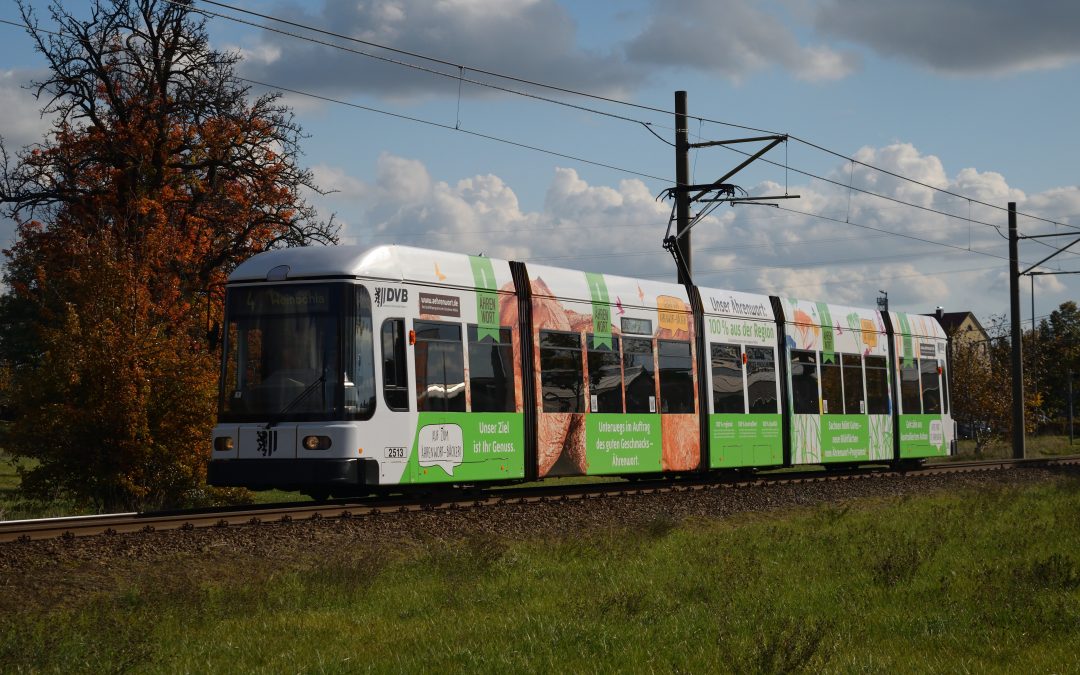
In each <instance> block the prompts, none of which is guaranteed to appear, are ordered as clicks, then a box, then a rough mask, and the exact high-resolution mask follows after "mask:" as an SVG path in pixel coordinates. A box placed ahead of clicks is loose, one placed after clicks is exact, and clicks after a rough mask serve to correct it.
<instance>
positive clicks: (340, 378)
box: [220, 283, 375, 422]
mask: <svg viewBox="0 0 1080 675" xmlns="http://www.w3.org/2000/svg"><path fill="white" fill-rule="evenodd" d="M226 325H227V333H226V335H225V353H224V359H225V363H224V371H223V373H222V387H221V404H220V413H221V419H222V421H233V422H243V421H286V420H296V421H301V420H327V419H356V418H367V417H370V414H371V412H372V411H373V409H374V405H375V401H374V389H375V387H374V363H373V353H372V336H371V305H370V301H369V300H368V295H367V291H366V290H365V289H364V288H363V287H361V286H352V285H347V284H340V283H339V284H293V285H275V286H250V287H235V288H230V289H229V291H228V295H227V299H226ZM342 346H343V347H344V352H345V353H344V354H342V351H343V349H342Z"/></svg>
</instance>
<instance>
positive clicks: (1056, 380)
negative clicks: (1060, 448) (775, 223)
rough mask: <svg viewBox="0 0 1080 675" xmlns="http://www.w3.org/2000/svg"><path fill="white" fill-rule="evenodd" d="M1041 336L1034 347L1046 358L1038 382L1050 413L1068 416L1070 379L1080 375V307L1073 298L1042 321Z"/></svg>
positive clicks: (1061, 416) (1034, 343)
mask: <svg viewBox="0 0 1080 675" xmlns="http://www.w3.org/2000/svg"><path fill="white" fill-rule="evenodd" d="M1037 336H1038V337H1037V339H1035V340H1034V341H1033V345H1032V348H1033V349H1034V350H1035V351H1036V352H1037V353H1038V354H1040V355H1041V356H1042V357H1043V359H1042V363H1043V366H1042V368H1040V370H1039V378H1038V384H1039V389H1040V391H1042V392H1044V395H1045V397H1046V412H1047V414H1048V415H1050V416H1055V417H1058V418H1059V419H1060V418H1065V417H1067V416H1068V411H1069V379H1070V377H1071V378H1073V379H1075V378H1076V376H1077V375H1080V307H1077V304H1076V303H1075V302H1074V301H1072V300H1068V301H1066V302H1063V303H1061V304H1060V305H1059V306H1058V308H1057V309H1055V310H1054V311H1053V312H1051V313H1050V316H1049V318H1048V319H1044V320H1043V321H1042V322H1041V323H1040V324H1039V330H1038V331H1037ZM1076 393H1080V392H1074V394H1076Z"/></svg>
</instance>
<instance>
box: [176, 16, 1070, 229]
mask: <svg viewBox="0 0 1080 675" xmlns="http://www.w3.org/2000/svg"><path fill="white" fill-rule="evenodd" d="M166 2H170V3H172V4H177V5H182V6H184V7H187V8H189V9H192V10H194V11H197V12H202V13H205V14H210V15H216V16H220V17H222V18H226V19H230V20H234V21H239V22H242V23H249V24H251V23H252V22H246V21H245V20H243V19H239V18H237V17H230V16H228V15H223V14H219V13H216V12H210V11H209V10H204V9H200V8H194V7H192V6H191V5H190V4H189V2H188V1H185V0H166ZM202 2H203V3H204V4H209V5H213V6H216V7H222V8H225V9H228V10H230V11H235V12H240V13H242V14H248V15H250V16H256V17H259V18H261V19H265V20H268V21H274V22H277V23H281V24H284V25H288V26H292V27H295V28H301V29H304V30H307V31H311V32H314V33H319V34H323V35H326V36H329V37H334V38H337V39H341V40H347V41H351V42H355V43H357V44H363V45H365V46H369V47H375V48H378V49H383V50H386V51H389V52H392V53H397V54H401V55H404V56H410V57H413V58H417V59H422V60H425V61H429V62H431V63H437V64H440V65H444V66H452V67H454V68H467V69H468V70H471V71H472V72H476V73H480V74H483V75H487V76H489V77H495V78H499V79H504V80H508V81H511V82H517V83H519V84H527V85H529V86H534V87H539V88H543V89H548V90H550V91H558V92H560V93H564V94H570V95H574V96H581V97H585V98H590V99H593V100H598V101H604V102H606V103H612V104H616V105H623V106H628V107H632V108H636V109H639V110H646V111H649V112H654V113H661V114H665V115H674V112H673V111H671V110H668V109H664V108H658V107H655V106H648V105H644V104H640V103H634V102H632V101H624V100H621V99H616V98H614V97H610V96H603V95H600V94H594V93H591V92H585V91H581V90H576V89H572V88H569V87H562V86H558V85H553V84H550V83H545V82H540V81H537V80H530V79H527V78H522V77H516V76H513V75H508V74H505V73H499V72H497V71H493V70H487V69H483V68H477V67H474V66H467V65H465V64H461V63H457V62H454V61H449V60H446V59H439V58H436V57H432V56H429V55H426V54H422V53H419V52H415V51H410V50H405V49H399V48H396V47H390V46H388V45H383V44H380V43H377V42H373V41H370V40H363V39H361V38H356V37H353V36H349V35H344V34H341V33H336V32H334V31H329V30H326V29H323V28H318V27H315V26H310V25H307V24H303V23H299V22H296V21H291V20H289V19H283V18H281V17H276V16H273V15H270V14H264V13H261V12H256V11H254V10H250V9H246V8H243V7H239V6H236V5H232V4H228V3H224V2H219V1H218V0H202ZM254 25H256V26H258V27H261V28H266V29H267V30H273V31H276V32H280V31H279V29H274V28H272V27H265V26H261V25H259V24H254ZM295 37H298V38H300V39H305V40H314V38H310V37H306V36H299V35H295ZM327 44H328V46H332V47H335V48H338V49H346V50H347V49H348V48H346V47H344V46H343V45H335V44H333V43H327ZM363 55H364V56H372V57H373V58H380V59H386V57H379V56H377V55H370V54H368V53H363ZM400 64H401V65H405V66H407V67H416V68H423V67H422V66H418V65H417V64H409V63H407V62H400ZM432 72H435V73H437V74H440V75H443V76H446V77H454V75H453V74H449V73H443V72H441V71H434V70H432ZM475 84H478V85H480V86H491V87H493V88H499V87H498V85H493V84H491V83H484V82H480V81H477V82H475ZM503 90H504V91H507V92H508V93H514V94H518V95H522V96H530V97H532V98H537V99H540V100H545V101H548V102H550V103H555V104H558V105H568V106H571V107H575V106H574V104H570V103H567V102H565V101H557V100H554V99H549V98H546V97H541V96H538V95H535V94H531V93H529V92H521V91H517V90H510V89H508V88H503ZM577 108H578V109H580V110H584V111H587V112H594V113H597V114H601V115H607V116H610V117H615V118H623V119H626V120H627V121H634V122H637V123H639V124H643V125H645V127H646V128H647V129H648V128H649V123H646V122H642V121H641V120H633V119H632V118H625V117H623V116H620V115H616V114H614V113H609V112H606V111H599V110H595V109H590V108H585V107H584V106H577ZM688 117H689V118H691V119H698V120H700V121H706V122H710V123H712V124H718V125H722V126H726V127H730V128H735V129H743V130H746V131H754V132H758V133H763V134H771V135H780V134H778V133H777V132H775V131H770V130H767V129H760V128H757V127H751V126H748V125H743V124H736V123H733V122H728V121H724V120H717V119H712V118H709V117H704V116H700V115H688ZM650 131H652V130H651V129H650ZM653 134H654V135H656V134H655V132H653ZM784 135H787V136H788V137H789V138H790V139H792V140H794V141H796V142H798V143H802V144H803V145H806V146H807V147H810V148H813V149H815V150H818V151H820V152H824V153H826V154H829V155H832V156H834V157H837V158H840V159H843V160H845V161H850V162H853V163H855V164H858V165H860V166H863V167H866V168H868V169H871V170H873V171H878V172H881V173H883V174H886V175H889V176H892V177H894V178H897V179H899V180H903V181H907V182H910V183H912V184H915V185H919V186H921V187H924V188H927V189H929V190H933V191H937V192H941V193H942V194H947V195H950V196H953V197H956V198H959V199H967V200H970V201H972V202H974V203H976V204H979V205H981V206H985V207H987V208H991V209H996V210H999V211H1006V210H1007V209H1006V208H1005V207H1002V206H1000V205H998V204H991V203H989V202H984V201H981V200H978V199H974V198H972V197H970V196H968V195H962V194H959V193H957V192H953V191H951V190H948V189H945V188H940V187H937V186H934V185H931V184H929V183H925V182H922V181H919V180H916V179H914V178H910V177H908V176H904V175H903V174H899V173H896V172H894V171H890V170H888V169H883V168H881V167H878V166H875V165H872V164H869V163H868V162H863V161H861V160H858V159H855V158H854V157H850V156H848V155H845V154H843V153H840V152H837V151H835V150H831V149H829V148H826V147H824V146H822V145H820V144H817V143H814V142H812V141H809V140H806V139H804V138H802V137H800V136H797V135H790V134H784ZM658 137H659V136H658ZM661 140H664V139H661ZM665 142H667V141H666V140H665ZM774 164H775V163H774ZM796 172H797V173H804V172H800V171H798V170H796ZM868 194H872V193H868ZM913 206H917V205H913ZM949 215H951V214H949ZM1017 215H1018V216H1023V217H1027V218H1031V219H1033V220H1036V221H1039V222H1044V223H1048V224H1052V225H1057V226H1061V227H1069V228H1072V229H1077V230H1080V226H1077V225H1071V224H1069V223H1062V222H1058V221H1055V220H1051V219H1048V218H1043V217H1040V216H1036V215H1034V214H1029V213H1024V212H1017ZM954 217H955V216H954ZM981 224H984V225H988V223H981ZM990 226H991V227H995V226H993V225H990Z"/></svg>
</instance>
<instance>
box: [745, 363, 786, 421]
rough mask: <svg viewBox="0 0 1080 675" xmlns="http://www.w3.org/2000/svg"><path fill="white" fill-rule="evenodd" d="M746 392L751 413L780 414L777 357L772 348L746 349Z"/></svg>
mask: <svg viewBox="0 0 1080 675" xmlns="http://www.w3.org/2000/svg"><path fill="white" fill-rule="evenodd" d="M746 390H747V398H748V399H749V402H750V412H751V413H757V414H761V413H778V412H780V411H779V410H778V409H777V407H776V357H775V352H774V351H773V348H772V347H747V348H746Z"/></svg>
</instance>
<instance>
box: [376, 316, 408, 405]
mask: <svg viewBox="0 0 1080 675" xmlns="http://www.w3.org/2000/svg"><path fill="white" fill-rule="evenodd" d="M405 358H406V357H405V320H404V319H387V320H386V321H383V325H382V364H383V399H384V400H385V401H386V405H387V406H388V407H389V408H390V409H391V410H408V409H409V383H408V378H409V376H408V370H407V368H406V363H405Z"/></svg>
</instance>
